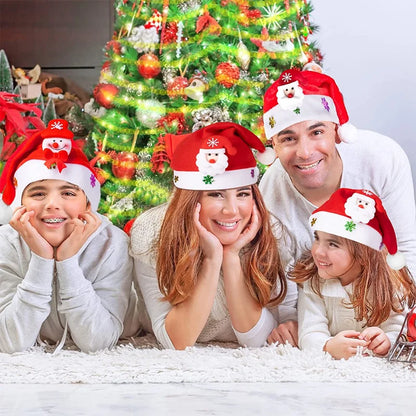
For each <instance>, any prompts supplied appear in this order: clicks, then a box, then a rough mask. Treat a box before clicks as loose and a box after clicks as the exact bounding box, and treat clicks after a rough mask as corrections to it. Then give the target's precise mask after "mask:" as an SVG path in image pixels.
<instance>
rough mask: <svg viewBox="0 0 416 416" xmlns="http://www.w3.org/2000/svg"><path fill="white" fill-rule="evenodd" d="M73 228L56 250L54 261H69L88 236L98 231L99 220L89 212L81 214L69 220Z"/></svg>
mask: <svg viewBox="0 0 416 416" xmlns="http://www.w3.org/2000/svg"><path fill="white" fill-rule="evenodd" d="M71 222H72V224H73V226H74V228H73V230H72V232H71V234H69V236H68V237H67V238H66V239H65V240H64V241H63V242H62V243H61V245H60V246H59V247H58V248H57V249H56V255H55V257H56V260H58V261H62V260H65V259H69V258H70V257H72V256H75V254H77V253H78V251H79V250H80V249H81V247H82V246H83V245H84V244H85V242H86V241H87V240H88V238H89V236H90V235H91V234H92V233H93V232H94V231H95V230H97V229H98V227H99V226H100V224H101V220H100V219H99V218H98V216H97V215H95V214H93V213H92V212H91V211H85V212H83V213H81V214H80V215H79V216H78V218H73V219H72V220H71Z"/></svg>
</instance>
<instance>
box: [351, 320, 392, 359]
mask: <svg viewBox="0 0 416 416" xmlns="http://www.w3.org/2000/svg"><path fill="white" fill-rule="evenodd" d="M358 338H359V339H362V340H364V341H366V342H368V345H367V348H368V349H369V350H371V351H373V353H374V354H377V355H381V356H384V355H386V354H387V353H388V352H389V351H390V347H391V342H390V339H389V338H388V336H387V335H386V334H385V332H384V331H383V330H382V329H380V328H378V327H377V326H370V327H368V328H366V329H364V331H363V332H361V334H360V335H359V336H358Z"/></svg>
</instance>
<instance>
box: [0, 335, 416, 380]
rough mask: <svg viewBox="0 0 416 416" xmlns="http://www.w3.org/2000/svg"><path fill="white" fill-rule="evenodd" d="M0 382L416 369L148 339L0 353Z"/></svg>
mask: <svg viewBox="0 0 416 416" xmlns="http://www.w3.org/2000/svg"><path fill="white" fill-rule="evenodd" d="M0 380H1V381H0V382H1V383H4V384H14V383H24V384H29V383H31V384H38V383H39V384H72V383H81V384H123V383H130V384H131V383H230V382H233V383H254V382H266V383H267V382H270V383H273V382H367V381H368V382H416V366H414V365H413V364H405V363H400V362H388V361H387V359H383V358H376V357H353V358H351V359H349V360H347V361H345V360H339V361H337V360H333V359H332V358H331V357H330V356H329V355H328V354H325V353H312V352H307V351H300V350H298V349H297V348H293V347H291V346H289V345H278V346H274V345H273V346H267V347H262V348H241V347H237V346H235V345H232V344H220V343H217V344H215V345H198V346H195V347H192V348H187V349H186V350H185V351H174V350H164V349H160V348H159V347H158V345H157V343H156V342H155V340H154V337H152V336H150V335H148V336H145V337H140V338H135V339H134V340H132V343H129V344H122V345H118V346H117V347H116V348H114V349H113V350H105V351H101V352H98V353H94V354H85V353H82V352H79V351H77V350H74V349H72V348H70V349H63V350H61V351H59V353H58V354H56V355H52V354H51V353H50V351H47V349H45V348H44V347H33V348H32V349H30V350H29V351H26V352H22V353H14V354H3V353H0Z"/></svg>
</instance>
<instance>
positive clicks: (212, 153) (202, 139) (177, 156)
mask: <svg viewBox="0 0 416 416" xmlns="http://www.w3.org/2000/svg"><path fill="white" fill-rule="evenodd" d="M165 144H166V151H167V154H168V156H169V159H170V161H171V163H170V165H171V168H172V169H173V171H174V184H175V186H176V187H177V188H182V189H190V190H215V189H231V188H238V187H242V186H247V185H252V184H254V183H256V182H257V179H258V176H259V169H258V167H257V161H256V158H255V157H254V154H253V151H252V148H253V149H255V150H257V160H259V161H260V162H261V163H264V164H270V163H272V162H273V160H274V159H275V154H274V151H273V150H272V149H271V148H268V149H266V148H265V146H264V144H263V143H262V142H261V140H260V139H259V138H258V137H257V136H256V135H255V134H253V133H252V132H251V131H249V130H248V129H246V128H245V127H243V126H240V125H238V124H235V123H228V122H223V123H215V124H212V125H210V126H207V127H204V128H202V129H200V130H197V131H196V132H194V133H190V134H185V135H171V134H168V135H166V136H165Z"/></svg>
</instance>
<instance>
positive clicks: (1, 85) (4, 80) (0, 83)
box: [0, 49, 13, 92]
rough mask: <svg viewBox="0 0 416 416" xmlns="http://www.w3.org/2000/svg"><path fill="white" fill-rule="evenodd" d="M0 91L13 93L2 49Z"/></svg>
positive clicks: (9, 73) (10, 77)
mask: <svg viewBox="0 0 416 416" xmlns="http://www.w3.org/2000/svg"><path fill="white" fill-rule="evenodd" d="M0 91H5V92H13V77H12V71H11V69H10V64H9V60H8V59H7V56H6V52H5V51H4V49H1V50H0Z"/></svg>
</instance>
